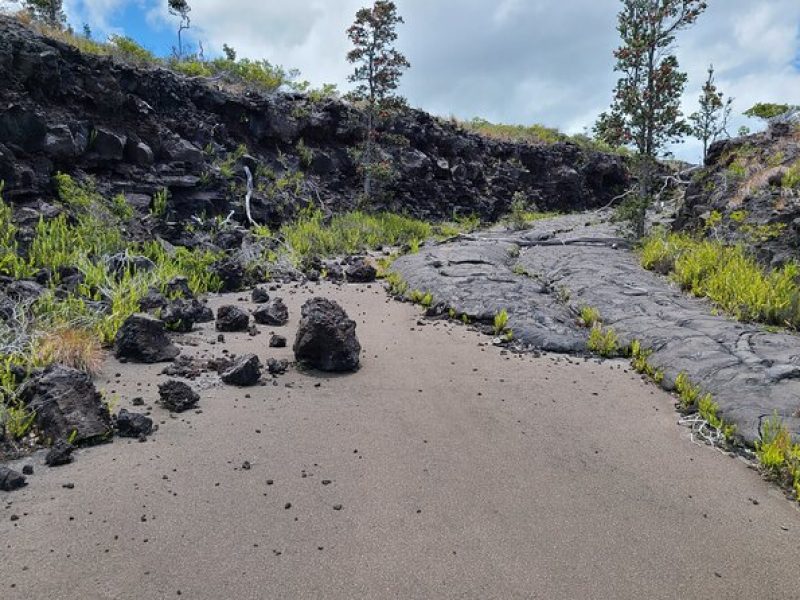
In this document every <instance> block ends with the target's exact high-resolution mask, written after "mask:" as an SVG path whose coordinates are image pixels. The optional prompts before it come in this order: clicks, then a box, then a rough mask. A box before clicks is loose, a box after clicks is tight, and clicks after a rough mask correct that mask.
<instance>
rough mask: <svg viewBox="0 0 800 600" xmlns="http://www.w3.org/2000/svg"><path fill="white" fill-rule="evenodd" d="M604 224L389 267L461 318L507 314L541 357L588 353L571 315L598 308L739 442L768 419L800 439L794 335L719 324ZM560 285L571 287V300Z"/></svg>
mask: <svg viewBox="0 0 800 600" xmlns="http://www.w3.org/2000/svg"><path fill="white" fill-rule="evenodd" d="M607 217H608V215H598V214H595V213H589V214H576V215H567V216H563V217H558V218H555V219H550V220H545V221H539V222H537V223H536V224H535V225H534V226H533V227H532V228H531V229H529V230H526V231H522V232H507V231H503V232H500V231H495V232H491V233H486V234H478V235H475V236H467V237H466V238H465V239H462V240H460V241H456V242H453V243H447V244H441V245H435V246H426V247H424V248H423V249H422V251H421V252H420V253H419V254H415V255H408V256H404V257H402V258H400V259H399V260H397V261H396V262H395V265H394V268H395V270H397V271H398V272H399V273H400V274H401V275H403V277H404V278H405V279H406V281H408V283H409V286H410V288H412V289H420V290H424V291H426V292H430V293H431V294H432V295H433V297H434V298H435V299H436V301H438V302H443V303H444V304H446V305H447V306H449V307H453V308H455V309H456V310H457V311H459V312H461V313H466V314H468V315H472V316H475V317H476V318H480V319H483V320H491V319H492V317H493V315H495V314H496V313H498V312H499V311H500V310H502V309H506V310H507V311H508V313H509V317H510V318H509V323H508V326H509V327H510V328H512V329H513V330H514V335H515V337H516V338H517V339H518V340H520V341H522V342H523V343H527V344H530V345H532V346H534V347H537V348H542V349H545V350H551V351H556V352H581V351H585V348H586V337H587V330H586V329H583V328H581V327H579V325H578V323H577V320H576V314H577V311H578V310H579V309H580V307H582V306H592V307H595V308H597V309H598V310H599V311H600V314H601V315H602V318H603V323H604V325H605V326H608V327H613V328H614V330H615V331H616V332H617V334H618V335H619V337H620V340H621V341H623V342H624V341H628V342H629V341H631V340H634V339H637V340H640V341H641V342H642V346H643V347H644V348H651V349H652V350H653V351H654V352H653V355H652V356H651V357H650V359H649V362H650V363H651V364H653V366H655V367H656V368H659V369H662V370H663V371H664V374H665V378H664V383H663V384H664V386H665V387H666V388H667V389H671V388H672V387H673V386H674V381H675V378H676V377H677V376H678V374H679V373H680V372H682V371H683V372H686V374H687V375H688V376H689V378H690V379H691V380H692V381H693V382H694V383H696V384H699V385H701V386H702V387H703V389H704V390H706V391H708V392H710V393H711V394H713V396H714V400H715V401H716V402H717V403H718V404H719V406H720V415H721V416H722V417H723V418H724V419H725V420H726V421H728V422H731V423H733V424H735V425H736V427H737V433H738V434H740V435H741V436H742V437H743V438H744V439H745V440H746V441H748V442H753V441H754V440H757V439H758V438H759V436H760V429H761V425H762V423H763V421H764V419H766V418H768V417H770V416H771V415H772V414H773V412H774V411H777V413H778V415H780V417H781V418H782V419H783V421H784V422H785V423H786V425H787V426H788V427H789V429H790V430H791V431H793V432H794V433H795V434H798V435H800V418H798V416H797V415H798V410H800V337H798V336H796V335H792V334H789V333H774V332H769V331H767V330H766V328H764V327H761V326H759V325H755V324H744V323H739V322H736V321H733V320H731V319H729V318H726V317H724V316H714V315H713V313H712V311H713V306H712V305H711V304H710V303H709V302H707V301H705V300H702V299H698V298H693V297H689V296H688V295H686V294H685V293H683V292H682V291H681V290H680V289H678V288H677V286H675V285H673V284H671V283H670V282H669V280H668V279H666V278H664V277H661V276H659V275H656V274H654V273H650V272H648V271H645V270H644V269H642V268H641V266H640V265H639V262H638V257H637V256H636V255H635V254H634V253H632V252H630V251H628V250H626V249H624V248H622V247H621V244H620V240H619V238H618V236H617V234H616V233H615V227H614V226H613V225H612V224H610V223H608V222H607V220H606V219H607ZM516 247H518V248H519V256H517V255H516V251H515V250H514V248H516ZM516 265H521V266H522V267H523V268H524V271H525V273H526V274H518V273H519V272H520V269H519V268H517V269H516V270H517V272H518V273H515V272H514V270H515V269H514V267H515V266H516ZM559 289H564V290H568V294H567V296H568V300H567V301H566V302H564V299H565V297H566V296H565V295H564V294H559V293H557V292H558V290H559Z"/></svg>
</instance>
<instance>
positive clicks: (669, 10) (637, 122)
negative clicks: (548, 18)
mask: <svg viewBox="0 0 800 600" xmlns="http://www.w3.org/2000/svg"><path fill="white" fill-rule="evenodd" d="M705 9H706V2H705V1H704V0H622V10H621V11H620V12H619V14H618V15H617V19H618V25H617V31H619V34H620V38H621V39H622V46H620V47H619V48H617V50H615V51H614V57H615V58H616V59H617V63H616V65H615V67H614V70H615V71H618V72H620V73H622V76H621V77H620V79H619V81H618V82H617V85H616V88H615V90H614V101H613V103H612V105H611V110H610V112H606V113H603V114H601V115H600V118H599V120H598V122H597V124H596V125H595V132H596V134H597V135H598V137H600V138H601V139H602V140H603V141H605V142H608V143H609V144H611V145H613V146H620V145H627V146H632V147H633V148H635V150H636V151H637V154H638V161H637V165H638V178H639V190H638V197H637V198H636V203H637V207H636V210H635V211H634V218H633V225H634V233H635V234H636V235H637V237H641V236H643V235H644V225H645V216H646V211H647V207H648V205H649V203H650V201H651V199H652V191H653V174H654V170H655V169H654V167H655V162H656V158H657V157H658V155H659V153H660V152H661V151H662V150H663V149H664V147H665V146H666V145H667V144H668V143H671V142H676V141H679V140H680V139H681V138H682V137H683V136H684V135H687V134H689V133H691V130H690V128H689V125H688V123H687V122H686V121H685V120H684V119H683V114H682V113H681V108H680V101H681V95H682V94H683V89H684V86H685V84H686V74H685V73H682V72H681V71H679V70H678V59H677V58H676V57H675V55H674V54H673V53H672V52H673V44H674V42H675V36H676V34H677V33H678V32H679V31H680V30H682V29H685V28H686V27H688V26H689V25H691V24H692V23H694V22H695V21H696V20H697V18H698V17H699V16H700V14H701V13H702V12H703V11H704V10H705Z"/></svg>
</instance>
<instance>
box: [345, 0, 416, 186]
mask: <svg viewBox="0 0 800 600" xmlns="http://www.w3.org/2000/svg"><path fill="white" fill-rule="evenodd" d="M401 23H403V17H401V16H400V15H398V14H397V6H396V5H395V3H394V2H391V1H390V0H377V1H376V2H375V4H374V5H373V6H372V8H362V9H361V10H359V11H358V12H357V13H356V19H355V22H354V23H353V24H352V25H351V26H350V28H349V29H348V30H347V36H348V38H350V42H351V43H352V44H353V48H352V50H350V52H348V53H347V61H348V62H349V63H351V64H354V65H355V70H354V71H353V73H352V74H351V75H350V76H349V77H348V80H349V81H350V82H352V83H355V84H357V86H356V88H355V90H353V92H351V94H350V97H351V98H352V99H354V100H356V101H361V102H364V103H365V106H366V110H365V113H366V117H367V138H366V141H365V142H364V149H363V152H362V153H361V164H362V169H363V172H364V196H365V197H366V199H367V200H369V199H370V198H371V196H372V180H373V176H374V173H373V166H374V163H375V160H374V154H375V152H374V145H375V127H376V121H377V118H378V113H379V112H381V111H387V110H393V109H396V108H398V107H401V106H403V105H404V104H405V100H404V99H403V98H401V97H400V96H397V95H396V94H395V90H397V87H398V85H399V83H400V77H401V76H402V74H403V71H405V70H406V69H408V68H409V67H410V66H411V64H410V63H409V62H408V60H407V59H406V57H405V56H403V54H401V53H400V52H399V51H398V50H397V49H396V48H395V47H394V42H395V40H397V31H396V28H397V26H398V25H399V24H401ZM378 164H380V162H378Z"/></svg>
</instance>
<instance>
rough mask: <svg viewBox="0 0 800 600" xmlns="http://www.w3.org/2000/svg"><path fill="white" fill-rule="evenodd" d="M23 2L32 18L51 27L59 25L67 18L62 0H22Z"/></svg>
mask: <svg viewBox="0 0 800 600" xmlns="http://www.w3.org/2000/svg"><path fill="white" fill-rule="evenodd" d="M23 3H24V5H25V6H26V7H27V9H28V10H29V11H30V12H31V14H33V16H34V18H36V19H38V20H40V21H44V22H46V23H47V24H48V25H52V26H53V27H61V26H63V25H64V23H65V22H66V20H67V16H66V15H65V14H64V2H63V0H24V2H23Z"/></svg>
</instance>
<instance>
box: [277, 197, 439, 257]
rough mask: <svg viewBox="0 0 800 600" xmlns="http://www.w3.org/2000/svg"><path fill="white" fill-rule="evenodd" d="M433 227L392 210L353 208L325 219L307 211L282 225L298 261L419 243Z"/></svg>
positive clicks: (428, 235)
mask: <svg viewBox="0 0 800 600" xmlns="http://www.w3.org/2000/svg"><path fill="white" fill-rule="evenodd" d="M433 231H434V230H433V226H431V225H430V224H429V223H426V222H424V221H419V220H417V219H412V218H410V217H404V216H401V215H396V214H392V213H377V214H367V213H365V212H361V211H354V212H350V213H345V214H341V215H336V216H334V217H332V218H331V219H330V220H328V221H326V220H325V218H324V216H323V214H322V212H321V211H319V210H307V211H304V212H303V213H302V214H301V215H300V217H299V218H298V219H297V220H296V221H294V222H293V223H289V224H287V225H284V226H282V227H281V228H280V230H279V232H278V234H279V235H280V236H281V237H282V238H283V239H284V240H285V242H286V245H287V247H288V248H289V251H290V255H291V257H292V259H293V260H294V261H295V262H302V261H303V260H305V259H307V258H312V257H317V258H326V257H332V256H340V255H347V254H359V253H361V252H366V251H368V250H372V249H376V248H378V247H381V246H404V245H407V244H408V245H411V244H414V243H417V244H418V243H419V241H420V240H425V239H428V238H430V237H431V236H432V235H433Z"/></svg>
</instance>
